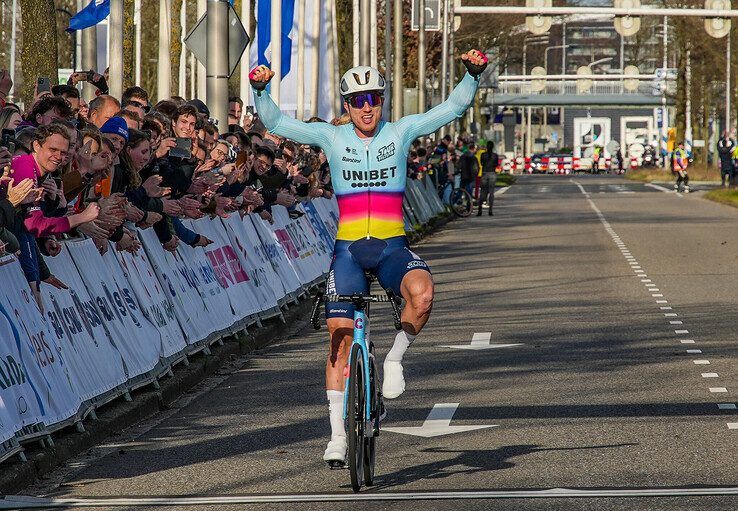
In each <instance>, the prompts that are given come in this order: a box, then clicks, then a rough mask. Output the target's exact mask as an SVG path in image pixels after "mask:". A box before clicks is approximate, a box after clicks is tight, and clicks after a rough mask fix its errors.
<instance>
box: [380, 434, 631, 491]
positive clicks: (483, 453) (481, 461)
mask: <svg viewBox="0 0 738 511" xmlns="http://www.w3.org/2000/svg"><path fill="white" fill-rule="evenodd" d="M633 445H637V444H634V443H622V444H611V445H593V446H584V447H540V446H538V445H532V444H531V445H525V444H523V445H509V446H505V447H500V448H498V449H492V450H478V449H472V450H454V449H442V448H438V447H431V448H428V449H422V450H420V451H419V452H422V453H450V454H456V456H454V457H451V458H448V459H444V460H438V461H434V462H430V463H424V464H422V465H415V466H409V467H406V468H403V469H402V470H398V471H397V472H393V473H389V474H378V475H377V476H376V481H375V482H376V484H375V486H373V487H372V490H382V489H385V488H392V487H394V486H401V485H404V484H408V483H413V482H417V481H419V480H422V479H445V478H447V477H451V476H455V475H460V474H463V475H473V474H477V473H480V472H491V471H495V470H506V469H509V468H513V467H514V466H515V463H514V462H512V461H511V460H512V459H513V458H518V457H520V456H526V455H528V454H533V453H537V452H546V451H578V450H585V449H612V448H617V447H630V446H633Z"/></svg>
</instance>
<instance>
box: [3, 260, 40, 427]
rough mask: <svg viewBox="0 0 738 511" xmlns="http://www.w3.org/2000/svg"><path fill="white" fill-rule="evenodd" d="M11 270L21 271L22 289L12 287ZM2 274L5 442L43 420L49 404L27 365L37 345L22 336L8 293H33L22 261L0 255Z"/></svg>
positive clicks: (33, 371)
mask: <svg viewBox="0 0 738 511" xmlns="http://www.w3.org/2000/svg"><path fill="white" fill-rule="evenodd" d="M9 272H21V274H20V275H21V279H22V280H23V288H22V289H19V288H15V287H11V282H10V280H7V279H6V277H7V275H8V273H9ZM0 278H1V279H2V281H3V284H4V285H3V286H2V289H0V442H4V441H6V440H8V439H9V438H11V437H13V436H14V435H15V432H16V431H19V430H20V429H21V428H22V427H23V426H30V425H33V424H37V423H39V422H41V421H42V418H43V414H44V411H45V410H46V405H45V403H44V400H43V399H42V398H41V395H40V393H39V390H43V389H36V387H34V384H33V381H32V380H31V374H37V371H35V370H32V371H29V369H27V368H26V362H25V361H31V359H32V357H33V356H34V352H35V349H29V346H28V339H27V338H24V337H23V336H22V329H21V328H20V327H19V326H17V323H16V321H17V320H16V319H15V314H14V311H13V310H12V308H10V304H9V302H8V300H7V299H6V297H5V294H7V293H17V294H21V293H22V292H23V291H25V292H26V294H30V291H29V289H28V284H27V283H26V282H25V278H24V277H23V273H22V270H21V269H20V265H19V264H18V263H17V262H16V261H15V259H14V258H13V257H6V258H4V259H0ZM34 365H35V364H34ZM31 369H33V368H31ZM41 381H43V380H41Z"/></svg>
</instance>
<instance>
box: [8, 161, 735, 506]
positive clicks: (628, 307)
mask: <svg viewBox="0 0 738 511" xmlns="http://www.w3.org/2000/svg"><path fill="white" fill-rule="evenodd" d="M485 213H486V211H485ZM737 224H738V209H733V208H730V207H727V206H723V205H720V204H715V203H712V202H709V201H706V200H704V199H701V198H700V197H699V193H693V194H676V193H673V192H671V191H668V190H665V189H663V188H662V189H659V188H658V187H653V186H648V185H646V184H643V183H635V182H631V181H626V180H624V179H622V178H621V177H617V176H590V175H577V176H545V175H544V176H523V177H520V178H518V181H517V183H516V184H515V185H513V186H512V187H511V188H510V189H508V190H507V191H506V192H505V193H504V195H499V196H498V198H497V200H496V204H495V216H493V217H489V216H487V215H486V214H485V215H484V216H482V217H479V218H477V217H471V218H468V219H465V220H461V221H457V222H453V223H451V224H449V225H448V226H447V227H445V228H444V229H443V230H442V231H440V232H439V233H437V234H436V235H434V236H432V237H430V238H428V239H427V240H426V241H424V242H422V243H420V244H419V245H417V246H416V247H415V249H414V250H415V251H416V252H417V253H418V254H419V255H420V256H422V257H423V258H425V259H426V260H427V261H428V263H429V264H430V266H431V267H432V269H433V275H434V279H435V282H436V300H435V304H434V309H433V314H432V317H431V320H430V322H429V324H428V326H427V328H426V329H425V330H424V331H423V332H422V334H421V335H420V336H419V337H418V339H417V340H416V342H415V343H414V344H413V346H412V347H411V348H410V350H409V352H408V354H407V355H406V357H405V361H404V366H405V373H406V380H407V387H408V390H407V391H406V392H405V394H403V395H402V396H401V397H400V398H398V399H396V400H392V401H388V402H387V403H386V404H387V407H388V413H389V415H388V418H387V420H386V421H385V423H383V426H384V427H385V428H388V429H389V428H412V427H420V426H421V425H423V424H424V421H426V419H428V416H429V413H430V412H431V410H434V415H435V418H436V419H437V420H436V422H434V423H425V424H426V426H427V427H426V431H427V429H428V428H429V427H430V425H431V424H434V425H435V426H436V427H437V428H436V429H437V432H441V433H443V432H444V428H446V427H449V428H451V427H454V426H487V427H484V428H480V429H472V428H466V429H467V430H466V431H460V432H455V433H451V429H447V430H445V431H446V432H447V433H449V434H445V435H440V436H434V437H430V438H425V437H422V436H411V435H408V434H403V433H400V432H391V431H389V430H388V429H387V430H385V431H383V432H382V434H381V436H380V438H379V440H378V454H377V466H376V482H377V484H376V486H374V487H373V488H370V489H365V490H362V492H361V493H360V494H359V495H354V494H353V492H352V491H351V488H350V481H349V474H348V471H346V470H336V471H331V470H328V469H327V467H326V466H325V464H324V462H323V461H322V460H321V456H322V452H323V449H324V448H325V444H326V442H327V440H328V438H327V436H328V431H329V429H328V428H329V426H328V420H327V402H326V398H325V391H324V387H323V367H324V363H325V362H324V360H325V356H326V353H327V346H326V339H325V335H326V334H325V331H324V330H323V331H321V332H315V331H313V330H312V329H309V328H308V327H307V324H305V325H304V328H301V329H300V328H295V329H293V331H292V332H291V334H289V335H287V336H286V337H285V338H284V339H283V340H281V341H279V342H277V343H275V344H273V345H271V346H269V347H266V348H263V349H260V350H258V351H256V352H255V353H253V354H251V355H249V356H247V357H246V358H243V359H241V360H239V362H238V363H234V364H233V365H232V366H230V369H229V370H228V371H224V372H221V374H218V375H214V376H213V377H211V378H209V379H207V380H205V381H204V382H203V383H202V384H201V385H199V386H197V387H195V388H194V389H193V390H192V391H190V392H189V393H187V394H186V395H185V396H183V397H182V398H181V399H179V400H177V401H174V402H173V403H172V404H171V405H170V406H169V407H168V409H167V410H164V411H161V412H160V413H158V414H156V415H155V416H153V417H151V418H149V419H147V420H146V421H144V422H142V423H139V424H137V425H136V426H134V427H132V428H129V429H127V430H125V431H123V432H121V433H120V434H119V435H117V436H115V437H113V438H111V439H109V440H108V442H106V443H104V444H102V445H99V446H97V447H95V448H93V449H91V450H90V451H88V452H87V453H86V454H85V455H83V456H79V457H77V458H75V459H73V460H71V461H70V462H69V463H67V464H66V465H65V466H64V467H62V468H60V469H58V470H56V471H54V472H52V473H51V474H50V475H49V477H48V478H47V479H46V480H44V481H41V482H40V483H39V484H36V485H35V486H33V487H31V488H28V489H26V490H25V491H24V492H23V494H24V495H26V496H32V497H39V498H42V499H50V498H58V499H81V500H80V501H78V502H85V503H86V504H89V505H94V504H95V502H97V507H89V508H88V509H112V508H113V506H116V507H115V508H116V509H131V510H132V509H137V510H139V509H141V510H149V509H152V510H153V509H160V508H159V507H153V504H155V503H156V504H169V505H171V506H175V505H176V506H178V507H177V509H188V510H196V509H217V510H235V509H239V510H242V509H251V508H253V509H260V510H261V509H265V510H287V509H290V510H292V509H297V510H313V509H315V510H322V509H328V508H330V509H355V508H356V507H357V506H358V505H364V506H371V507H372V508H373V509H387V510H395V509H397V510H399V509H402V510H405V509H408V505H410V506H411V508H412V509H422V510H426V509H427V510H448V509H453V510H457V509H458V510H466V509H490V510H509V509H524V510H580V509H581V510H591V509H598V510H616V509H617V510H620V509H623V510H624V509H628V510H633V509H635V510H645V509H648V510H687V509H689V510H693V509H701V510H726V511H727V510H731V511H732V510H735V509H736V508H738V412H737V411H736V409H735V405H736V403H737V399H738V398H737V397H736V396H737V394H738V350H737V349H736V341H735V318H736V315H738V294H736V292H735V290H736V289H738V271H737V268H738V229H736V225H737ZM372 336H373V338H374V341H375V344H376V345H377V351H378V354H379V356H380V360H381V358H382V357H383V355H384V354H385V353H386V351H387V350H388V349H389V345H390V344H391V340H392V338H393V336H394V331H393V329H392V328H391V315H390V313H389V310H385V309H380V308H375V309H373V317H372ZM449 346H451V347H449ZM462 347H465V348H466V349H462ZM470 348H473V349H470ZM439 417H440V422H439V421H438V419H439ZM560 489H568V490H560ZM707 494H709V495H707ZM253 496H256V498H254V497H253ZM113 497H125V498H126V499H127V500H119V501H111V500H108V501H104V502H101V501H91V500H85V499H99V498H104V499H110V498H113ZM151 497H159V498H165V500H162V501H158V502H154V501H151V500H146V499H148V498H151ZM193 497H197V498H199V499H200V500H186V498H193ZM258 498H261V499H266V500H265V501H262V502H260V503H257V504H251V505H249V503H253V502H255V501H256V499H258ZM178 499H182V500H178ZM329 499H343V500H337V501H335V502H329V501H328V500H329ZM273 501H279V502H275V503H268V502H273ZM44 502H46V503H48V502H49V501H48V500H41V501H38V505H39V506H41V505H42V504H43V503H44ZM6 503H7V502H6ZM7 504H10V503H7ZM206 504H207V507H206ZM1 505H2V501H0V509H2V507H1ZM117 506H120V507H117Z"/></svg>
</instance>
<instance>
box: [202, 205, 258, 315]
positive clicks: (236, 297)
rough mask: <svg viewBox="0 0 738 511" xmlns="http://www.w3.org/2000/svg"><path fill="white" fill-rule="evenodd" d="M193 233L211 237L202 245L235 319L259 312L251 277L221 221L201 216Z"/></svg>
mask: <svg viewBox="0 0 738 511" xmlns="http://www.w3.org/2000/svg"><path fill="white" fill-rule="evenodd" d="M195 232H197V233H198V234H204V235H205V236H207V237H208V238H210V239H211V240H213V243H212V244H210V245H208V246H207V247H205V254H206V255H207V257H208V259H209V260H210V264H212V266H213V269H214V270H215V276H216V277H217V278H218V281H219V282H220V285H221V286H223V287H224V288H225V290H226V292H227V293H228V297H229V299H230V301H231V308H232V309H233V311H234V312H235V314H236V316H237V319H239V320H241V319H243V318H245V317H247V316H250V315H253V314H256V313H257V312H259V306H258V304H257V299H256V296H254V293H253V290H252V286H251V284H250V283H249V281H250V280H251V279H250V278H249V276H248V274H247V273H246V271H245V270H244V268H243V266H242V265H241V261H240V260H239V259H238V255H237V254H236V250H235V249H234V248H233V247H232V246H231V240H230V239H229V238H228V234H227V233H226V231H225V227H223V224H222V223H221V222H220V221H219V220H210V219H207V218H202V219H200V221H198V222H197V223H196V225H195Z"/></svg>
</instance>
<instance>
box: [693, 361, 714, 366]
mask: <svg viewBox="0 0 738 511" xmlns="http://www.w3.org/2000/svg"><path fill="white" fill-rule="evenodd" d="M694 363H695V364H696V365H698V366H709V365H710V361H709V360H694Z"/></svg>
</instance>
